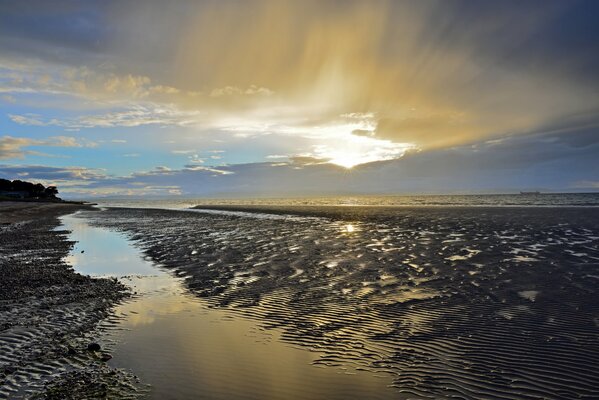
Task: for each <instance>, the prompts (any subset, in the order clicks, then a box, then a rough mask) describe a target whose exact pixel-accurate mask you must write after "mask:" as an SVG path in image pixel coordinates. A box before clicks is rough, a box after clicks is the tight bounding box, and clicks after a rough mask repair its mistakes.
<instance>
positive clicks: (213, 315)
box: [62, 214, 402, 399]
mask: <svg viewBox="0 0 599 400" xmlns="http://www.w3.org/2000/svg"><path fill="white" fill-rule="evenodd" d="M62 221H63V224H64V226H65V228H66V229H68V230H70V231H71V234H70V239H71V240H74V241H77V243H76V245H75V248H74V249H73V251H72V252H71V254H70V256H69V257H68V262H69V263H70V264H71V265H73V266H74V268H75V269H76V270H77V271H78V272H80V273H83V274H88V275H95V276H106V275H109V276H116V277H119V278H120V279H121V280H122V281H124V282H126V283H128V284H129V285H130V286H131V287H133V288H134V290H135V291H136V296H135V297H134V298H133V299H131V300H129V301H127V302H124V303H123V304H121V305H119V306H118V307H117V309H116V310H115V313H114V316H113V317H112V318H110V319H108V320H107V321H105V322H103V323H102V324H101V326H100V330H101V331H102V332H103V334H102V339H101V342H102V345H103V346H104V347H105V348H107V349H108V350H110V351H111V353H112V355H113V359H112V360H111V361H110V362H109V364H110V365H111V366H114V367H118V368H125V369H127V370H130V371H131V372H133V373H134V374H136V375H138V376H139V378H140V379H141V381H142V382H143V383H146V384H149V392H148V397H149V398H153V399H192V398H193V399H232V398H234V399H282V398H294V399H351V398H354V399H365V398H368V399H387V398H402V397H401V396H400V395H399V393H398V392H397V391H396V390H393V389H391V388H389V387H387V386H388V385H389V384H390V383H391V379H390V377H389V375H387V374H374V373H371V372H367V371H359V370H356V369H355V368H352V367H347V366H337V367H334V368H330V367H324V366H317V365H314V363H315V362H316V361H317V360H318V359H320V358H321V357H323V356H324V355H325V354H324V353H323V352H318V351H308V349H306V348H302V347H299V346H293V345H291V344H289V343H285V342H283V341H281V340H280V339H281V334H282V331H281V330H279V329H265V328H264V327H262V326H260V325H259V324H258V323H257V322H256V321H255V320H252V319H248V318H246V317H244V316H243V315H240V314H239V313H235V312H233V311H232V310H222V309H215V308H211V307H209V304H208V303H207V302H206V301H203V300H201V299H199V298H198V297H196V296H194V295H193V294H190V293H189V291H188V290H187V289H186V288H185V287H184V286H183V284H182V279H181V278H177V277H175V276H174V275H172V274H171V273H169V272H167V271H165V270H164V269H162V268H160V267H158V266H156V265H155V264H153V263H152V262H150V261H149V260H148V259H144V258H142V256H141V254H140V251H139V250H138V249H137V248H136V247H134V246H133V245H132V242H131V241H130V240H128V239H127V237H126V236H125V235H123V234H122V233H118V232H115V231H111V230H108V229H105V228H99V227H96V226H90V225H89V224H88V221H87V220H86V219H85V218H84V217H82V214H79V215H71V216H66V217H63V218H62Z"/></svg>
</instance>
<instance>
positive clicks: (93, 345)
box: [87, 343, 102, 351]
mask: <svg viewBox="0 0 599 400" xmlns="http://www.w3.org/2000/svg"><path fill="white" fill-rule="evenodd" d="M101 349H102V347H101V346H100V345H99V344H98V343H90V344H88V345H87V350H88V351H100V350H101Z"/></svg>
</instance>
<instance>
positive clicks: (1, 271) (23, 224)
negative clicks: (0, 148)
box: [0, 202, 133, 399]
mask: <svg viewBox="0 0 599 400" xmlns="http://www.w3.org/2000/svg"><path fill="white" fill-rule="evenodd" d="M81 209H89V207H88V206H83V205H76V204H64V203H23V202H0V223H1V224H2V227H1V229H0V398H11V399H13V398H14V399H18V398H30V397H31V398H33V397H36V396H38V397H40V398H56V399H58V398H91V397H93V396H98V395H102V394H106V393H123V394H125V393H126V392H127V391H129V389H130V388H131V386H130V384H131V383H132V381H133V378H132V377H129V376H124V375H123V376H122V375H121V374H120V373H116V372H114V371H112V370H111V369H110V368H108V367H106V366H105V365H104V364H103V363H102V362H101V361H100V359H99V357H100V355H101V354H100V353H95V352H89V351H87V345H88V344H89V343H90V342H92V341H93V340H94V337H93V336H91V332H92V331H93V328H94V327H95V326H96V324H97V323H98V321H100V320H102V319H103V318H105V317H106V316H107V315H108V314H109V310H110V308H111V306H112V305H113V304H115V303H116V302H117V301H118V300H120V299H122V298H123V297H124V296H126V295H127V290H126V288H125V287H124V286H123V285H121V284H120V283H118V282H115V281H114V280H110V279H92V278H90V277H86V276H82V275H80V274H77V273H75V272H74V271H73V270H72V268H71V267H70V266H69V265H67V264H66V263H65V262H64V260H63V258H64V257H65V256H66V255H67V254H68V252H69V249H70V248H71V246H72V243H71V242H69V241H68V240H67V239H66V236H65V235H66V232H64V231H60V230H56V228H58V227H59V225H60V222H59V220H58V217H59V216H60V215H64V214H68V213H72V212H74V211H76V210H81ZM108 387H112V388H115V390H114V391H112V392H111V389H107V388H108Z"/></svg>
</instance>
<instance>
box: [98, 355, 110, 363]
mask: <svg viewBox="0 0 599 400" xmlns="http://www.w3.org/2000/svg"><path fill="white" fill-rule="evenodd" d="M111 358H112V355H111V354H108V353H102V355H100V360H102V361H104V362H107V361H108V360H110V359H111Z"/></svg>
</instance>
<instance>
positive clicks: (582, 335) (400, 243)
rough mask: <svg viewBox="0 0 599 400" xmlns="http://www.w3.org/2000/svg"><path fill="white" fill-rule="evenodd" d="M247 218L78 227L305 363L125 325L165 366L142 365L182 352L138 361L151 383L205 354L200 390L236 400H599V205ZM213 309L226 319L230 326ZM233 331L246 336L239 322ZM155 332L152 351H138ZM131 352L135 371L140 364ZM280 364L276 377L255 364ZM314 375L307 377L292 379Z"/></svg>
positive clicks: (114, 215) (136, 217)
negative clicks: (120, 244) (204, 382)
mask: <svg viewBox="0 0 599 400" xmlns="http://www.w3.org/2000/svg"><path fill="white" fill-rule="evenodd" d="M243 209H244V208H243V207H237V208H236V209H235V210H234V212H223V213H221V211H217V210H211V211H210V213H204V212H191V211H173V210H160V209H126V208H122V209H108V210H105V211H101V212H95V213H87V214H86V218H88V219H89V221H91V223H92V224H93V225H94V226H101V227H106V228H109V229H112V230H117V231H119V232H123V233H124V234H126V235H127V237H129V238H131V239H132V240H133V241H134V242H135V244H136V246H139V248H140V249H141V250H142V251H143V254H144V255H145V256H146V257H148V258H149V259H151V260H152V261H153V262H154V263H157V264H159V265H161V266H162V267H164V268H165V269H168V270H169V271H172V272H173V273H174V274H176V276H179V277H180V278H181V282H182V284H183V287H184V288H185V290H184V291H183V292H182V293H183V294H184V298H189V299H192V296H193V297H195V298H193V300H176V301H175V303H176V304H178V305H179V307H180V308H181V309H184V310H188V311H185V312H183V313H182V314H180V315H183V314H185V313H188V314H193V315H197V316H196V317H193V318H192V320H193V321H196V318H197V321H204V322H205V321H207V320H208V319H209V318H212V317H206V318H208V319H204V317H203V316H200V315H199V314H198V313H199V312H198V313H195V311H193V310H194V309H190V308H189V307H188V306H187V305H188V304H198V303H196V302H197V301H198V300H196V299H197V298H199V299H201V302H200V303H199V304H203V305H208V306H209V309H205V310H208V311H207V312H208V314H207V315H209V316H215V317H214V318H216V320H219V321H221V322H219V323H220V324H222V326H223V327H224V326H227V323H228V322H227V321H228V319H231V318H232V319H233V322H231V324H230V325H228V326H231V327H233V329H232V330H231V332H237V333H236V335H238V334H239V332H243V334H242V336H243V335H245V334H247V333H248V332H250V335H254V336H256V335H257V339H256V340H257V341H258V342H259V343H268V346H271V345H272V346H279V345H281V344H282V343H284V344H287V345H290V346H293V348H294V349H303V350H298V351H299V353H297V354H298V356H297V358H298V359H301V360H302V361H301V362H297V363H296V362H293V361H292V362H291V363H292V367H290V368H289V369H284V368H283V366H284V365H286V363H288V362H289V360H294V359H295V356H292V355H288V354H286V355H283V356H279V355H278V350H272V351H273V352H274V354H276V355H275V356H274V357H271V356H268V355H264V357H261V356H260V355H257V354H256V353H254V352H252V351H250V352H246V353H241V352H239V351H238V350H237V349H238V348H243V349H246V348H250V347H249V342H248V343H247V344H246V343H245V342H240V343H244V344H243V345H240V346H237V345H236V344H235V343H237V342H236V340H237V339H233V338H229V339H227V340H229V341H230V343H231V344H230V345H228V346H229V347H227V346H225V347H220V348H221V349H223V350H222V352H221V351H220V350H219V351H218V352H215V353H210V352H209V349H212V348H219V344H218V343H222V342H217V344H211V345H210V346H209V347H208V349H204V350H201V351H198V352H197V353H196V352H195V350H194V348H195V347H194V346H199V345H192V344H191V343H193V339H194V338H195V339H197V340H199V339H200V338H201V337H202V336H206V337H207V338H208V337H210V336H211V335H212V334H205V335H201V334H197V335H195V334H194V332H196V331H197V332H200V331H201V330H200V326H202V325H201V324H200V323H199V322H193V323H192V322H190V323H191V325H192V326H193V327H194V328H185V329H183V328H180V329H178V330H177V331H176V332H175V331H169V333H168V334H161V333H160V332H161V329H162V328H160V326H161V325H160V324H158V323H156V322H153V324H154V325H148V326H147V329H146V327H141V328H140V327H136V328H134V329H133V330H132V331H131V332H138V333H134V334H139V335H140V336H139V339H136V341H137V343H135V341H131V340H129V339H127V340H124V341H123V343H129V344H127V345H126V346H129V347H128V348H129V349H130V350H129V351H130V353H128V355H127V356H126V357H124V358H126V359H127V360H130V361H128V362H130V363H132V364H129V365H128V366H130V367H131V368H136V365H135V364H134V363H137V362H141V363H144V364H146V363H150V364H152V363H156V362H157V361H156V360H157V359H161V360H162V358H161V356H160V357H158V358H154V359H151V358H150V359H148V358H144V357H153V356H156V354H158V353H160V352H161V349H162V348H163V347H164V348H166V349H167V350H166V351H165V353H166V355H167V356H168V355H169V354H171V352H174V353H176V351H175V349H172V348H171V347H169V346H175V347H176V345H175V343H179V342H181V344H179V345H178V346H179V350H180V351H181V355H178V354H175V356H174V357H173V358H172V360H173V363H174V364H173V365H171V364H170V363H165V362H162V364H160V366H159V367H156V366H155V365H153V366H151V367H148V368H149V369H150V370H152V371H154V372H153V373H154V374H156V375H155V376H156V378H152V379H158V378H157V377H159V375H160V374H162V373H164V371H167V372H168V371H170V370H171V368H179V367H181V365H182V363H183V362H182V361H181V360H188V358H186V357H187V356H189V355H190V354H194V353H195V354H197V358H198V359H202V358H203V357H204V356H206V357H208V360H204V361H206V364H204V365H210V367H205V368H204V367H202V368H200V367H199V366H198V365H199V364H197V363H198V362H199V361H197V360H196V361H189V364H186V365H190V367H189V368H190V369H196V371H197V374H195V375H193V374H191V375H193V376H194V378H193V379H196V380H197V379H201V378H198V376H199V375H201V374H205V373H210V372H211V373H213V374H216V375H215V376H217V377H218V376H220V377H221V379H220V380H218V379H217V378H215V377H214V376H211V377H210V381H218V382H221V383H220V384H219V387H220V388H222V387H224V385H229V386H227V390H230V392H228V395H229V396H230V397H231V398H235V397H239V396H240V395H241V393H245V392H246V391H248V390H249V389H248V388H251V387H256V388H258V389H261V390H264V387H266V386H267V387H269V388H270V387H273V385H274V387H277V388H279V389H277V390H281V391H280V392H277V393H278V395H276V396H275V395H270V394H268V393H267V394H264V393H263V392H262V393H261V394H260V396H262V397H268V396H275V397H277V396H279V397H290V393H293V396H292V397H295V398H297V397H301V396H304V397H305V398H319V396H320V395H319V393H320V394H321V395H322V396H325V397H328V398H335V397H337V398H347V397H352V396H350V395H348V394H347V393H352V394H353V395H354V396H353V397H354V398H377V396H378V397H383V398H384V397H388V396H396V395H397V393H400V395H401V396H405V397H407V398H411V399H412V398H429V399H438V398H448V397H456V398H464V399H480V398H486V399H487V398H488V399H539V398H545V399H573V398H581V399H594V398H599V361H598V360H599V300H598V299H599V289H598V287H599V209H598V208H595V207H587V208H585V207H579V208H565V207H562V208H550V207H548V208H547V207H520V208H517V207H516V208H504V207H492V208H484V207H469V208H458V207H433V208H422V207H418V208H403V207H399V208H398V207H390V208H381V207H347V206H345V207H314V206H310V207H291V206H285V207H276V210H275V209H273V208H272V207H271V208H268V207H267V208H263V209H256V208H247V209H246V211H250V212H241V213H240V212H239V211H243ZM256 211H260V212H259V213H257V214H255V212H256ZM270 212H274V213H275V214H270ZM86 253H87V252H86ZM167 292H170V290H167ZM185 296H189V297H185ZM155 299H157V301H159V302H161V303H164V304H169V302H168V301H167V302H163V301H162V300H159V298H155ZM181 304H183V306H181ZM144 308H146V309H152V308H151V307H144ZM177 310H179V308H177ZM189 310H191V311H189ZM215 311H217V312H222V313H224V314H222V315H224V317H223V318H224V321H225V322H223V321H222V318H221V317H220V316H217V315H219V314H214V313H213V312H215ZM177 312H178V311H177ZM138 315H139V314H138ZM138 315H135V314H134V315H133V316H131V317H130V318H138ZM169 315H170V314H169ZM128 318H129V317H128ZM153 318H154V317H153ZM155 318H156V320H157V321H158V320H160V318H162V317H160V318H158V317H155ZM169 318H170V317H169ZM177 318H179V317H177ZM181 320H184V318H182V319H181ZM239 321H246V322H248V323H249V324H250V325H248V327H249V326H253V327H254V328H251V330H249V331H248V329H250V328H247V329H246V328H244V327H239V325H237V323H240V322H239ZM204 322H202V323H204ZM165 325H166V327H165V329H166V328H169V329H170V328H171V327H172V326H181V325H179V323H171V322H170V321H168V322H165ZM172 329H175V328H172ZM202 329H203V328H202ZM143 332H145V333H143ZM181 332H185V335H188V336H185V335H183V333H181ZM217 335H218V336H220V338H219V340H221V339H222V337H225V336H226V335H225V334H221V333H218V334H217ZM263 335H266V336H263ZM269 335H272V340H270V341H268V340H266V339H265V337H268V336H269ZM155 336H158V337H159V338H160V345H159V346H156V347H152V344H149V345H145V344H144V340H145V338H146V337H147V338H149V337H155ZM171 337H173V338H180V337H181V338H184V339H181V340H179V339H177V340H173V341H171V340H170V338H171ZM238 337H239V336H235V338H238ZM239 340H241V339H239ZM250 342H251V341H250ZM136 345H137V346H138V347H137V348H135V347H134V346H136ZM148 346H149V347H148ZM262 348H263V347H262ZM273 348H276V347H273ZM265 349H266V348H265ZM269 349H270V348H269ZM264 351H265V352H271V350H264ZM148 353H150V354H148ZM153 353H156V354H153ZM116 354H117V355H118V352H117V353H116ZM140 354H141V356H142V361H139V359H136V357H137V355H140ZM215 354H218V355H215ZM300 354H310V355H311V357H313V358H306V359H302V358H301V357H303V356H301V355H300ZM237 360H243V361H240V362H239V363H237ZM254 360H258V361H257V364H252V362H253V361H254ZM281 360H285V361H281ZM279 361H280V362H281V366H280V367H276V368H274V369H275V375H270V372H268V370H266V369H264V367H262V366H263V365H264V364H267V365H269V364H270V365H277V364H276V363H278V362H279ZM115 362H117V361H116V360H115ZM185 363H187V361H185ZM309 363H311V364H312V365H311V366H310V367H309V368H307V367H306V366H307V365H309ZM239 364H241V365H242V366H243V365H250V368H249V372H247V373H249V374H250V375H245V372H244V373H241V372H235V373H234V374H229V372H230V371H232V370H234V369H233V367H231V365H235V366H238V365H239ZM302 366H303V367H302ZM316 366H318V367H323V368H322V369H321V370H318V369H317V368H316ZM343 368H345V370H343ZM255 369H257V370H258V373H255V374H253V372H255V371H254V370H255ZM217 370H218V371H223V372H221V373H217V372H215V371H217ZM315 370H317V371H319V373H318V374H317V375H316V376H312V375H305V377H304V378H298V379H297V380H292V381H289V380H288V378H286V376H304V374H309V373H311V372H312V371H315ZM200 371H201V373H200ZM235 371H236V370H235ZM281 371H289V372H288V374H289V375H285V374H286V373H283V372H281ZM320 371H322V374H325V375H320ZM339 371H352V372H354V371H359V373H358V375H356V376H351V377H350V378H351V379H349V380H348V382H349V383H348V385H350V386H346V384H345V383H337V382H338V381H334V382H335V383H334V384H332V385H331V384H330V381H329V379H330V378H328V377H326V378H323V377H325V376H327V375H326V374H333V376H334V377H335V378H339V376H343V375H340V374H338V372H339ZM279 372H281V373H279ZM362 372H364V374H362ZM377 375H381V376H386V375H388V380H387V381H386V382H383V384H382V385H380V386H378V387H376V388H375V386H371V385H370V382H373V385H375V382H380V381H378V379H379V378H374V377H376V376H377ZM177 376H178V375H177ZM247 376H250V377H251V378H246V377H247ZM265 376H267V377H268V378H267V379H265V378H264V377H265ZM321 378H322V380H321ZM167 380H168V378H167ZM383 381H384V379H383ZM222 382H225V383H222ZM297 382H300V383H299V384H298V386H294V385H295V384H296V383H297ZM319 382H327V383H323V384H322V385H321V384H320V383H319ZM344 382H345V381H344ZM361 382H363V383H361ZM388 382H391V383H392V386H393V391H389V389H388V388H387V387H386V385H387V383H388ZM352 383H355V384H354V386H351V384H352ZM186 384H187V383H186ZM189 385H192V383H189ZM177 386H178V387H184V386H185V385H183V384H179V385H177ZM189 387H194V388H195V387H196V386H189ZM349 387H351V389H347V388H349ZM237 388H243V389H241V390H238V389H237ZM313 388H315V389H313ZM346 389H347V390H346ZM173 390H174V389H173ZM211 390H212V389H211ZM214 390H215V392H214V393H221V392H218V390H216V389H214ZM219 390H222V389H219ZM307 390H314V391H313V392H306V391H307ZM326 390H330V392H326ZM252 393H254V392H252ZM269 393H270V392H269ZM389 393H390V394H389ZM222 396H225V395H222ZM213 397H214V396H213Z"/></svg>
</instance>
